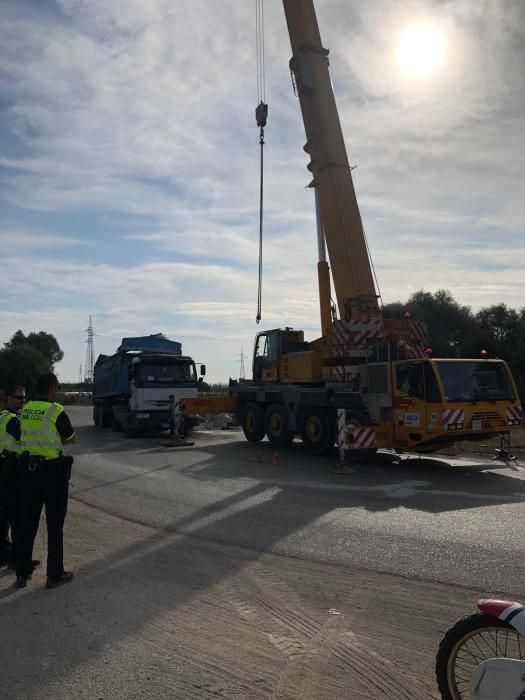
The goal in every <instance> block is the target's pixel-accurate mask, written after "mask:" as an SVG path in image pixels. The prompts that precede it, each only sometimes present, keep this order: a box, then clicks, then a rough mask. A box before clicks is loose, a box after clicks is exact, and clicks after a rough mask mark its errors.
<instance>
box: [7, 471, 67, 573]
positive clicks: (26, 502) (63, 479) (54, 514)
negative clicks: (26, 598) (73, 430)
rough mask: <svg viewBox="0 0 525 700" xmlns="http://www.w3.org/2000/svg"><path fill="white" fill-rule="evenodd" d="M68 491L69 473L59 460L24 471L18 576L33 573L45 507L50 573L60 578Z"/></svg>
mask: <svg viewBox="0 0 525 700" xmlns="http://www.w3.org/2000/svg"><path fill="white" fill-rule="evenodd" d="M68 490H69V475H65V474H64V472H62V471H59V470H58V468H57V460H44V461H43V462H42V463H41V464H40V465H39V466H38V468H37V469H36V470H35V471H34V472H30V471H27V470H24V471H23V473H22V475H21V481H20V492H21V503H22V520H21V527H20V538H19V542H18V545H17V550H18V551H17V561H16V573H17V576H30V575H31V573H32V571H33V565H32V563H31V560H32V558H33V545H34V542H35V537H36V534H37V532H38V526H39V524H40V515H41V513H42V507H43V506H45V509H46V524H47V575H48V576H50V577H57V576H60V575H61V574H62V572H63V571H64V520H65V518H66V513H67V500H68Z"/></svg>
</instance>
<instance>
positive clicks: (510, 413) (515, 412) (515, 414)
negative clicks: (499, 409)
mask: <svg viewBox="0 0 525 700" xmlns="http://www.w3.org/2000/svg"><path fill="white" fill-rule="evenodd" d="M522 419H523V411H522V409H521V406H520V405H519V404H516V406H507V422H508V423H510V422H513V423H514V422H516V421H519V422H520V423H521V421H522Z"/></svg>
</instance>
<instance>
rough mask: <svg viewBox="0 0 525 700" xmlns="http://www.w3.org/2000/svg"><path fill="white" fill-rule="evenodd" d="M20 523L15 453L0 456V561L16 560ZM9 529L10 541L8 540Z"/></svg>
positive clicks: (10, 561) (9, 561)
mask: <svg viewBox="0 0 525 700" xmlns="http://www.w3.org/2000/svg"><path fill="white" fill-rule="evenodd" d="M19 525H20V497H19V491H18V469H17V458H16V455H9V456H2V457H0V561H2V562H4V563H13V562H15V560H16V547H17V544H18V537H17V534H18V530H19ZM9 530H11V541H9Z"/></svg>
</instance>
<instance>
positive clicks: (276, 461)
mask: <svg viewBox="0 0 525 700" xmlns="http://www.w3.org/2000/svg"><path fill="white" fill-rule="evenodd" d="M272 464H281V455H280V454H279V452H278V451H277V450H275V452H274V453H273V459H272Z"/></svg>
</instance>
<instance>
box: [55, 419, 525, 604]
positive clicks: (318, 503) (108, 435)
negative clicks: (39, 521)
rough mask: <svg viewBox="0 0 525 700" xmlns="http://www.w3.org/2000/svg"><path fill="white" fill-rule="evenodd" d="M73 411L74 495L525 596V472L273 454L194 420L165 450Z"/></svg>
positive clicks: (136, 516) (249, 539) (318, 555)
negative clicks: (340, 465)
mask: <svg viewBox="0 0 525 700" xmlns="http://www.w3.org/2000/svg"><path fill="white" fill-rule="evenodd" d="M67 410H68V413H69V415H70V416H71V419H72V422H73V423H74V425H75V427H76V428H77V435H78V438H77V444H76V445H75V446H74V447H73V448H72V450H71V452H72V453H73V454H75V457H76V460H75V465H74V475H73V478H72V488H71V495H72V497H73V498H75V499H77V500H79V501H82V502H84V503H86V504H89V505H93V506H95V507H97V508H99V509H101V510H103V511H105V512H107V513H111V514H113V515H116V516H119V517H122V518H125V519H128V520H131V521H134V522H137V523H141V524H145V525H151V526H154V527H157V528H161V529H164V530H168V531H173V532H178V533H185V534H192V535H193V536H197V537H201V538H204V539H205V540H208V541H218V542H221V543H226V544H230V545H232V544H233V545H241V546H243V547H245V548H247V549H249V550H251V551H252V552H253V553H254V558H255V557H256V556H257V552H261V551H264V552H274V553H278V554H282V555H287V556H291V557H297V558H300V559H304V560H310V561H320V562H332V563H337V564H342V565H345V566H352V567H359V568H362V569H367V570H371V571H378V572H388V573H392V574H396V575H402V576H406V577H410V578H414V579H420V580H424V581H432V582H443V583H449V584H455V585H460V586H467V587H472V588H474V589H476V590H484V591H486V592H493V593H502V594H507V595H511V596H514V597H518V598H519V597H524V596H525V576H524V573H525V566H524V562H523V556H522V551H523V533H524V515H525V505H524V502H525V483H524V479H525V471H524V472H521V471H513V470H511V469H507V468H506V469H497V470H495V469H481V467H482V466H483V465H479V464H478V465H474V464H472V463H469V462H467V461H464V462H459V461H456V462H455V463H454V464H455V466H450V464H449V463H447V462H446V461H444V460H440V459H436V458H433V459H421V460H419V459H410V460H405V461H402V462H401V463H400V464H395V463H394V462H393V458H392V457H391V456H390V455H384V456H383V458H382V460H381V463H379V464H375V465H357V466H356V470H355V472H354V473H351V474H345V475H340V474H335V473H333V470H334V468H335V466H336V460H337V455H336V454H334V455H333V456H331V457H323V458H314V457H311V456H310V455H308V454H307V453H306V452H305V451H304V450H303V449H302V447H301V444H300V443H297V444H296V443H294V444H293V446H292V447H291V448H290V449H289V450H287V451H284V452H282V453H281V455H280V457H281V463H280V464H277V465H274V464H272V457H273V450H272V449H271V448H270V446H269V445H268V443H265V442H263V443H260V444H259V445H257V446H254V445H252V444H249V443H247V442H246V441H245V440H244V436H243V435H242V433H238V432H224V431H210V432H202V433H198V432H197V433H196V434H195V436H194V439H195V446H194V447H188V448H168V449H167V448H165V447H162V446H161V437H160V436H156V437H146V438H135V439H130V438H126V437H125V436H123V435H122V434H121V433H113V432H111V430H107V429H105V430H101V429H96V428H94V427H93V425H92V423H91V409H88V408H84V407H68V409H67ZM258 449H262V450H263V453H264V458H265V462H264V463H263V464H260V463H258V462H257V461H256V455H257V451H258ZM484 466H485V467H493V466H494V465H493V464H492V463H488V464H485V465H484Z"/></svg>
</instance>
